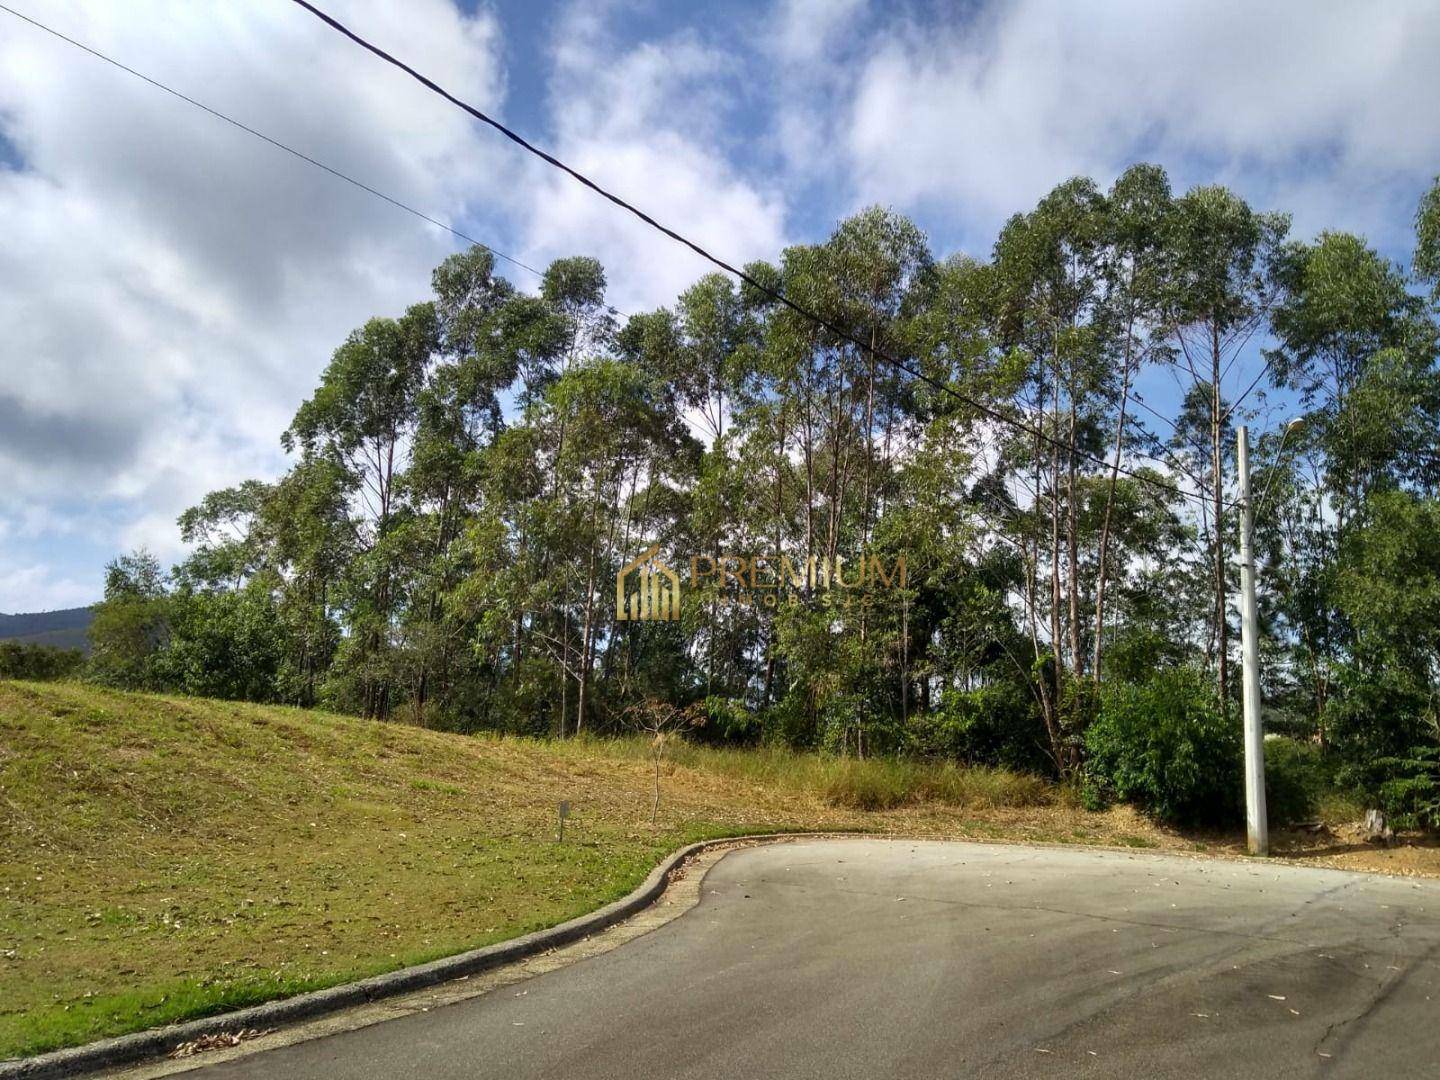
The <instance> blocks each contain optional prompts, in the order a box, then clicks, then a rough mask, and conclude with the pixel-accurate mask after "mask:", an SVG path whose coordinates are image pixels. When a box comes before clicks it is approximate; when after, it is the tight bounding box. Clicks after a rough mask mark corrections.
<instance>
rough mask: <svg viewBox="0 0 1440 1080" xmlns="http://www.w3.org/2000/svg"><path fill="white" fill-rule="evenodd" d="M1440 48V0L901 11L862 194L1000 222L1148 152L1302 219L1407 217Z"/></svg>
mask: <svg viewBox="0 0 1440 1080" xmlns="http://www.w3.org/2000/svg"><path fill="white" fill-rule="evenodd" d="M1437 53H1440V8H1437V7H1435V6H1434V5H1433V4H1426V3H1422V2H1420V0H1396V2H1394V3H1389V4H1386V5H1383V6H1380V7H1373V6H1368V5H1354V4H1346V3H1340V2H1327V3H1314V4H1307V5H1304V6H1298V5H1295V6H1284V5H1276V6H1271V7H1257V6H1256V5H1253V4H1248V3H1240V2H1227V3H1211V2H1208V0H1207V2H1205V3H1199V2H1192V3H1188V4H1156V3H1152V2H1149V0H1117V2H1113V3H1107V4H1100V5H1094V4H1086V5H1078V4H1060V3H1054V2H1048V0H1022V2H1020V3H1016V4H1006V5H997V6H995V7H993V8H989V9H985V10H984V11H982V12H980V13H978V14H976V13H975V12H973V11H966V13H965V14H964V15H961V16H957V19H956V21H955V22H954V23H952V24H951V25H949V26H935V25H926V26H923V27H922V26H919V25H917V24H913V23H908V22H900V23H897V24H893V25H892V26H890V27H889V28H888V29H887V30H886V31H885V32H883V33H882V34H880V35H879V36H878V37H877V38H876V40H875V47H874V50H873V54H872V57H871V59H870V60H869V61H868V63H866V64H865V66H864V68H863V71H862V72H861V73H860V74H859V76H858V78H857V79H856V81H855V85H854V87H853V93H852V94H851V97H850V107H849V114H848V117H847V119H846V121H845V123H844V125H843V127H844V130H845V131H846V132H847V134H848V151H849V156H850V160H851V163H852V165H853V168H854V170H855V178H854V191H855V197H856V198H857V199H859V200H861V201H863V200H871V199H874V200H880V201H884V202H898V203H900V204H901V205H905V206H909V207H923V208H927V209H929V210H930V211H932V212H936V213H940V214H944V215H947V216H948V217H949V218H950V219H951V220H952V221H962V222H963V223H964V224H965V225H967V226H969V228H970V230H971V232H972V233H975V232H978V233H979V235H981V236H987V237H988V235H989V234H991V233H993V230H994V228H995V226H996V225H998V223H999V222H1000V221H1001V220H1003V218H1004V217H1005V216H1006V215H1008V214H1009V213H1012V212H1014V211H1016V210H1019V209H1023V208H1025V207H1026V206H1028V205H1032V204H1033V202H1034V201H1035V199H1036V198H1037V197H1038V196H1039V195H1041V194H1043V193H1044V192H1045V191H1046V190H1048V189H1049V188H1050V187H1051V186H1053V185H1054V184H1056V183H1058V182H1060V181H1062V180H1064V179H1066V178H1067V177H1069V176H1072V175H1076V174H1089V175H1094V176H1096V177H1097V178H1098V179H1100V180H1101V181H1102V182H1104V181H1106V180H1108V179H1109V178H1111V177H1113V176H1114V175H1115V174H1116V173H1117V172H1118V171H1119V170H1121V169H1123V168H1124V166H1126V165H1127V164H1130V163H1131V162H1133V161H1135V160H1137V159H1146V160H1156V161H1159V162H1161V163H1162V164H1166V165H1168V166H1169V167H1170V168H1171V172H1172V175H1173V176H1174V178H1175V179H1176V180H1177V181H1178V182H1183V183H1186V184H1188V183H1193V182H1202V181H1203V182H1209V181H1214V180H1220V181H1225V182H1230V183H1232V184H1234V185H1235V186H1237V187H1239V188H1240V189H1241V190H1244V191H1246V192H1247V194H1251V193H1253V194H1252V197H1255V196H1256V195H1273V198H1274V204H1275V205H1276V206H1277V207H1279V208H1285V209H1294V210H1296V211H1297V229H1298V230H1299V231H1308V230H1313V229H1314V228H1316V227H1320V226H1322V225H1330V226H1340V227H1347V226H1349V227H1357V228H1358V227H1363V226H1365V225H1372V226H1373V225H1375V224H1376V223H1377V222H1381V221H1384V222H1388V223H1389V224H1390V225H1391V226H1392V228H1393V227H1394V226H1396V225H1397V224H1399V225H1403V224H1404V218H1403V215H1400V216H1399V219H1398V221H1397V212H1396V210H1397V208H1396V207H1395V206H1394V200H1395V199H1396V198H1397V197H1398V192H1399V191H1400V190H1403V191H1405V192H1406V197H1407V198H1408V199H1409V200H1410V201H1411V204H1412V208H1413V200H1414V198H1415V196H1416V193H1417V190H1418V188H1417V185H1418V183H1419V182H1421V180H1423V178H1425V177H1426V176H1428V175H1429V174H1430V173H1432V172H1433V171H1434V170H1435V169H1436V167H1437V166H1436V165H1435V162H1436V161H1437V160H1440V118H1437V116H1440V114H1437V113H1436V110H1435V109H1434V102H1435V100H1436V99H1437V97H1440V67H1437V65H1435V64H1434V62H1433V60H1434V57H1435V56H1436V55H1437ZM1291 196H1298V197H1297V198H1295V199H1293V200H1292V198H1291ZM1352 223H1353V224H1352ZM976 225H979V226H980V228H979V229H978V230H977V229H976V228H975V226H976ZM1401 231H1403V230H1401ZM1377 239H1381V240H1382V241H1387V242H1395V241H1396V240H1397V239H1403V237H1399V236H1398V234H1397V235H1396V236H1386V237H1377Z"/></svg>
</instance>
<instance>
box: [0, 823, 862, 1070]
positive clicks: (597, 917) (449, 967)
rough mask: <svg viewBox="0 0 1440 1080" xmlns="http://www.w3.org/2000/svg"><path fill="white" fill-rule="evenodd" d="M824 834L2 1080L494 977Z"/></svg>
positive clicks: (28, 1066)
mask: <svg viewBox="0 0 1440 1080" xmlns="http://www.w3.org/2000/svg"><path fill="white" fill-rule="evenodd" d="M817 835H827V836H828V835H834V834H815V833H763V834H759V835H751V836H729V837H720V838H717V839H714V840H701V841H700V842H699V843H695V844H689V845H687V846H685V847H683V848H681V849H680V850H679V851H676V852H674V853H673V854H671V855H670V856H668V857H667V858H665V859H663V860H661V862H660V864H659V865H658V866H656V867H655V869H653V870H651V871H650V874H649V875H648V876H647V877H646V878H645V880H644V881H643V882H641V883H640V885H639V886H638V887H637V888H636V889H635V890H634V891H633V892H631V893H630V894H629V895H628V896H623V897H621V898H620V899H619V900H615V901H613V902H611V903H609V904H606V905H605V906H604V907H602V908H599V909H597V910H595V911H592V912H590V913H589V914H588V915H581V916H579V917H578V918H574V919H571V920H570V921H569V922H563V923H560V924H559V925H558V926H552V927H550V928H549V929H547V930H536V931H534V932H533V933H529V934H525V935H524V936H522V937H518V938H511V939H510V940H509V941H501V942H498V943H497V944H494V945H486V946H485V947H484V948H481V949H471V950H470V951H469V952H463V953H457V954H456V955H454V956H447V957H443V958H441V959H439V960H432V961H430V962H429V963H427V964H417V965H415V966H414V967H407V968H401V969H400V970H398V971H391V972H387V973H386V974H383V975H373V976H371V977H370V978H368V979H361V980H360V981H359V982H352V983H344V984H342V985H340V986H332V987H330V988H329V989H326V990H312V991H310V992H309V993H305V994H297V995H295V996H294V997H288V998H281V999H280V1000H278V1001H270V1002H265V1003H264V1004H261V1005H251V1006H249V1007H248V1008H244V1009H236V1010H234V1011H233V1012H226V1013H217V1014H215V1015H214V1016H207V1017H203V1018H201V1019H199V1020H187V1021H185V1022H184V1023H181V1024H170V1025H167V1026H165V1027H159V1028H151V1029H149V1030H148V1031H137V1032H134V1033H133V1034H130V1035H120V1036H117V1037H116V1038H113V1039H101V1040H100V1041H98V1042H93V1043H86V1044H85V1045H84V1046H75V1047H71V1048H69V1049H66V1050H52V1051H50V1052H49V1053H45V1054H37V1055H35V1056H34V1057H28V1058H12V1059H10V1060H9V1061H3V1062H0V1080H54V1078H58V1077H72V1076H80V1075H83V1074H85V1073H91V1072H96V1071H98V1070H100V1069H110V1068H114V1067H116V1066H119V1065H132V1064H134V1063H136V1062H138V1061H142V1060H144V1059H146V1058H154V1057H163V1056H165V1055H167V1054H169V1053H170V1052H171V1051H172V1050H173V1049H174V1048H175V1047H176V1045H178V1044H179V1043H182V1042H188V1041H190V1040H193V1039H198V1038H199V1037H200V1036H201V1035H205V1034H207V1033H210V1032H217V1031H240V1030H244V1029H247V1028H259V1029H262V1030H263V1029H265V1028H269V1027H276V1026H278V1025H280V1024H289V1023H293V1022H295V1021H297V1020H313V1019H314V1018H316V1017H318V1016H324V1015H326V1014H328V1013H334V1012H339V1011H340V1010H341V1009H348V1008H351V1007H353V1006H356V1005H364V1004H368V1003H370V1002H374V1001H380V1000H382V999H384V998H390V997H395V996H396V995H398V994H406V993H409V992H410V991H412V990H420V989H423V988H425V987H427V986H434V985H435V984H437V983H442V982H449V981H450V980H452V979H458V978H461V977H463V976H466V975H475V974H478V973H479V972H483V971H489V970H490V969H492V968H496V967H500V966H502V965H504V964H509V963H513V962H515V961H516V960H523V959H525V958H526V957H530V956H534V955H536V954H537V953H542V952H547V951H548V950H550V949H555V948H559V947H560V946H562V945H568V944H570V943H571V942H573V941H578V940H579V939H580V938H583V937H588V936H589V935H591V934H594V933H597V932H598V931H601V930H604V929H605V928H606V927H609V926H613V925H614V924H615V923H617V922H621V921H622V920H624V919H627V918H629V917H630V916H631V915H634V914H635V913H636V912H637V911H640V910H641V909H642V908H645V907H648V906H649V905H650V904H652V903H654V902H655V901H656V900H657V899H659V897H660V894H661V893H663V892H664V891H665V887H666V885H668V884H669V878H670V875H671V874H672V873H673V872H674V871H675V870H676V869H677V868H679V867H680V866H682V865H683V864H684V863H685V862H686V861H688V860H689V859H691V858H693V857H694V856H695V855H698V854H699V853H700V852H702V851H705V850H707V849H709V848H713V847H718V846H721V845H725V844H737V843H745V842H751V843H753V842H756V841H766V840H799V839H805V838H807V837H812V836H817Z"/></svg>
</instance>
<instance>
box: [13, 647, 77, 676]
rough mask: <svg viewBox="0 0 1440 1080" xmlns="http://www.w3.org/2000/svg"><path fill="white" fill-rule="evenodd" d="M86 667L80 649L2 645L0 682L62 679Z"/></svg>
mask: <svg viewBox="0 0 1440 1080" xmlns="http://www.w3.org/2000/svg"><path fill="white" fill-rule="evenodd" d="M84 663H85V653H84V652H83V651H82V650H80V649H57V648H55V647H54V646H53V645H36V644H33V643H31V642H24V641H0V679H33V680H37V681H40V680H45V679H63V678H66V677H67V676H70V675H74V674H75V673H76V672H78V671H79V670H80V668H81V666H82V665H83V664H84Z"/></svg>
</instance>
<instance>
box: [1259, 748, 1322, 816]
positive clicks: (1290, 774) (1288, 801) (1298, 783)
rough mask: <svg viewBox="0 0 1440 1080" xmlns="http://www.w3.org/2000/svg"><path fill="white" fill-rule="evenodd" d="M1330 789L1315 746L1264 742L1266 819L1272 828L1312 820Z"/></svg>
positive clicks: (1320, 756)
mask: <svg viewBox="0 0 1440 1080" xmlns="http://www.w3.org/2000/svg"><path fill="white" fill-rule="evenodd" d="M1331 786H1332V785H1331V779H1330V770H1329V769H1328V768H1327V766H1326V763H1325V761H1324V759H1323V757H1322V755H1321V753H1320V748H1319V747H1318V746H1316V745H1315V744H1314V743H1305V742H1298V741H1296V740H1295V739H1285V738H1281V739H1266V740H1265V816H1266V818H1267V819H1268V820H1269V822H1270V827H1271V828H1282V827H1284V826H1286V825H1293V824H1295V823H1296V822H1297V821H1310V820H1312V819H1313V818H1314V817H1315V815H1316V814H1317V813H1318V811H1319V809H1320V800H1321V798H1322V797H1323V796H1324V795H1325V793H1326V792H1327V791H1328V790H1329V789H1330V788H1331Z"/></svg>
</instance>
